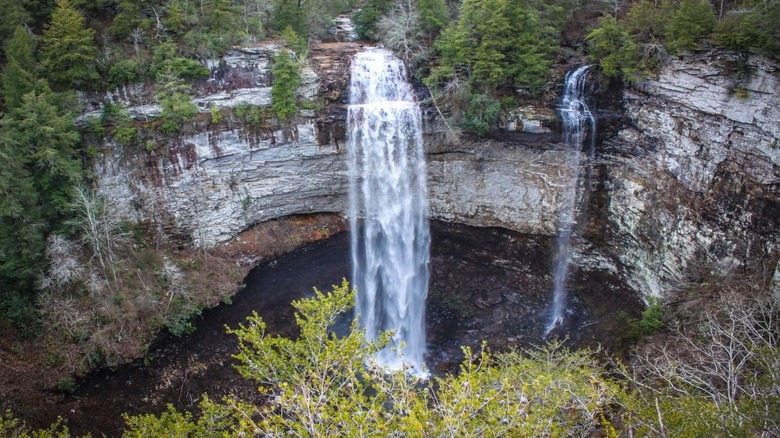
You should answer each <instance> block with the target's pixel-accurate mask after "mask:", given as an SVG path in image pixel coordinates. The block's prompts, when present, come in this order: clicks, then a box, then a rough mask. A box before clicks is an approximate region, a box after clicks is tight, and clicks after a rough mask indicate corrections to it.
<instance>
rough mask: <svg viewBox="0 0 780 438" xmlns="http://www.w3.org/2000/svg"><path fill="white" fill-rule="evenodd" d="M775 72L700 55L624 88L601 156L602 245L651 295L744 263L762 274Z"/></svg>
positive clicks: (776, 107) (773, 252) (772, 193)
mask: <svg viewBox="0 0 780 438" xmlns="http://www.w3.org/2000/svg"><path fill="white" fill-rule="evenodd" d="M735 66H740V67H739V69H737V68H736V67H735ZM778 73H779V71H778V66H777V65H776V64H772V63H769V62H766V61H765V60H761V59H758V58H750V59H747V60H745V59H737V58H736V57H735V56H734V55H730V54H727V53H722V52H720V53H713V52H708V53H702V54H695V55H691V56H688V57H686V58H685V59H684V60H675V61H672V62H671V63H670V64H669V65H667V66H665V67H664V68H663V69H662V70H661V72H660V74H658V76H657V77H656V78H654V79H652V80H648V81H646V82H643V83H640V84H638V85H637V86H636V87H634V88H631V89H628V90H627V91H626V92H625V96H624V99H625V108H626V116H627V117H628V118H629V120H630V123H629V124H628V125H627V126H625V127H624V128H623V129H622V130H620V131H619V132H618V134H617V136H616V137H615V138H613V139H610V140H609V141H607V142H606V143H605V147H604V151H603V153H602V154H601V160H602V161H601V165H602V166H603V167H602V173H603V175H604V180H603V183H604V190H605V192H606V193H605V195H606V196H607V198H608V201H607V205H606V212H605V214H604V215H602V218H605V219H607V220H606V222H605V225H606V226H607V227H608V229H607V230H606V231H607V233H606V234H607V235H608V237H607V239H606V241H607V242H609V245H611V246H613V249H612V250H611V252H612V253H613V254H614V255H616V256H617V257H618V259H619V260H620V261H621V262H622V263H623V264H624V265H626V266H628V267H629V269H630V271H631V272H630V274H629V275H628V278H630V279H632V280H633V283H634V285H635V286H636V287H637V288H638V289H639V290H640V291H642V292H644V293H650V294H654V295H657V294H660V293H662V291H664V290H668V289H669V288H673V287H676V286H680V285H681V284H684V283H685V282H686V281H689V280H700V279H701V278H696V277H702V276H705V277H706V276H708V275H712V274H718V273H722V272H728V271H730V270H734V269H746V268H747V266H746V265H749V264H755V263H764V264H766V266H765V269H767V270H768V271H767V273H768V274H769V273H771V272H772V270H773V262H776V257H777V254H778V249H780V248H779V247H778V243H779V242H780V240H779V239H778V236H780V233H778V230H780V146H779V144H778V142H779V141H780V123H778V121H780V94H778V90H780V79H779V78H778ZM753 267H755V266H753Z"/></svg>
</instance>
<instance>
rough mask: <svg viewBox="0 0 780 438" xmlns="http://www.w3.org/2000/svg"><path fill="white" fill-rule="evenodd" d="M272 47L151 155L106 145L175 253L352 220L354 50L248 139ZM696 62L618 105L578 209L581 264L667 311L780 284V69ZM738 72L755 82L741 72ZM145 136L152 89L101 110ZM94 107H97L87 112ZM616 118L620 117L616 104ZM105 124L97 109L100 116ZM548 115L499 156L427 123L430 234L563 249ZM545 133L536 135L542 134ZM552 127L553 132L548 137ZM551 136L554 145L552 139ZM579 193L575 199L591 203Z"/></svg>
mask: <svg viewBox="0 0 780 438" xmlns="http://www.w3.org/2000/svg"><path fill="white" fill-rule="evenodd" d="M275 50H278V47H275V46H264V47H257V48H246V49H238V50H234V51H231V52H229V53H228V54H226V56H225V57H224V58H223V59H222V60H220V62H219V63H216V62H215V63H213V65H212V66H211V67H212V76H211V77H210V78H209V79H208V80H205V81H201V82H199V83H196V84H195V90H196V92H197V98H196V99H195V103H196V104H197V105H198V106H199V108H200V110H201V112H202V114H201V115H200V116H199V117H197V118H196V120H194V121H193V122H191V123H190V124H188V125H187V126H185V127H183V128H182V131H181V133H180V134H178V135H173V136H169V137H158V138H155V139H154V140H153V143H154V147H143V146H122V145H120V144H118V143H117V142H114V141H112V140H111V138H110V136H107V137H105V138H103V139H102V140H101V144H100V151H101V152H100V154H99V155H98V157H97V158H96V162H95V172H96V175H97V180H98V185H99V187H100V190H101V192H102V193H103V194H105V195H107V196H108V197H110V198H111V199H113V200H114V201H115V202H116V203H117V204H119V206H120V207H121V208H122V209H123V210H124V211H125V212H126V213H127V214H128V215H132V216H133V217H135V218H138V219H142V220H146V221H150V222H151V223H153V224H155V225H156V226H157V228H158V229H159V230H160V232H161V233H162V234H163V235H165V236H167V237H168V238H170V239H173V240H175V241H179V242H181V243H182V244H183V245H189V244H194V245H202V246H213V245H215V244H217V243H220V242H225V241H228V240H230V239H232V238H233V237H235V236H236V235H237V234H238V233H239V232H240V231H242V230H244V229H246V228H248V227H250V226H252V225H253V224H256V223H260V222H263V221H267V220H269V219H275V218H279V217H284V216H288V215H296V214H308V213H320V212H332V213H337V214H343V213H344V212H345V211H346V190H347V175H346V150H345V126H344V123H345V118H346V117H345V116H346V111H345V107H344V104H345V103H346V99H347V97H348V96H346V91H345V90H346V85H347V83H348V74H349V73H348V72H349V63H350V59H351V56H352V55H353V54H354V53H355V52H356V51H358V50H360V46H359V45H357V44H354V43H343V44H322V45H320V46H317V47H315V48H314V49H313V50H312V53H311V56H310V62H309V64H310V66H311V68H310V69H307V70H306V71H304V75H303V78H304V83H303V85H302V87H301V88H300V89H299V94H300V97H301V99H302V101H304V102H306V103H307V104H306V105H305V106H306V107H308V108H310V109H304V110H302V111H301V113H300V116H299V117H298V118H297V119H296V121H295V122H294V123H292V124H289V125H286V126H271V125H269V124H263V123H261V124H259V125H252V124H249V123H247V122H246V121H245V120H240V119H239V118H238V117H236V115H235V111H234V112H232V113H230V115H229V116H228V117H226V118H225V120H223V121H221V122H219V123H212V122H211V121H210V120H209V118H208V113H209V110H210V109H211V108H212V107H216V108H218V109H219V108H231V109H233V110H235V109H237V108H238V107H240V106H242V105H259V106H267V105H269V104H270V73H269V65H270V58H271V56H272V55H273V53H274V51H275ZM735 61H739V60H735V59H733V58H731V57H729V55H726V54H723V53H720V54H714V53H704V54H698V55H694V56H690V57H687V58H685V60H684V61H679V60H678V61H673V62H672V63H671V64H670V65H668V66H666V67H664V69H663V70H662V71H661V72H660V74H659V75H658V76H657V77H656V78H654V79H652V80H648V81H646V82H643V83H640V84H637V85H636V86H635V87H632V88H629V89H627V90H626V91H625V94H624V96H623V107H624V112H623V114H622V116H621V118H620V123H612V124H611V125H610V126H611V128H610V129H606V130H604V134H603V137H604V138H603V139H602V141H600V142H599V146H598V148H597V151H596V154H595V159H594V160H593V161H591V162H590V163H588V164H584V165H589V166H591V168H592V169H593V174H594V176H595V177H594V178H592V179H591V180H590V181H589V183H590V187H588V189H589V190H581V192H582V193H588V196H584V197H582V199H581V201H580V216H581V217H582V219H583V223H585V225H584V226H583V228H582V230H581V231H580V236H581V238H580V239H578V241H577V245H576V248H577V250H578V254H577V256H576V257H575V263H579V264H580V265H582V266H592V265H594V264H597V265H598V266H600V267H602V268H603V267H607V268H609V269H612V270H615V271H616V272H619V273H621V274H624V276H625V278H626V279H627V280H628V281H629V282H630V284H632V285H633V286H634V287H635V288H636V289H637V290H638V291H641V292H643V293H646V294H660V293H662V292H663V291H665V290H668V289H669V288H671V287H676V286H678V285H680V284H681V283H682V282H685V281H687V280H691V278H689V277H690V275H691V274H690V273H691V272H703V271H706V270H713V269H718V270H728V269H736V268H740V267H744V266H746V264H749V263H753V262H756V261H763V262H765V263H766V264H767V265H771V266H767V268H771V269H772V270H774V266H775V263H776V261H777V260H776V257H777V254H778V248H779V246H778V244H779V242H778V232H777V229H778V225H780V223H778V222H780V219H779V218H780V148H779V147H778V139H779V138H780V123H778V121H779V120H780V97H779V96H778V94H777V89H778V79H777V76H778V67H777V65H775V64H771V63H768V62H766V61H762V60H760V59H754V58H750V59H748V60H746V61H745V60H742V61H744V62H741V63H740V62H735ZM735 65H746V66H747V67H740V68H739V69H737V70H736V71H733V70H734V69H735V67H734V66H735ZM101 98H103V99H105V98H109V99H111V100H114V101H117V102H121V103H123V104H125V105H127V106H128V107H129V108H130V112H131V114H132V115H133V117H134V118H135V119H136V121H137V123H138V124H140V125H144V124H150V123H152V124H153V123H154V118H155V117H156V116H158V115H159V112H160V109H159V107H158V106H156V105H155V104H154V99H153V98H152V97H151V92H150V91H149V90H148V89H146V88H145V87H143V86H138V87H136V88H132V87H131V88H129V89H123V90H117V91H116V92H114V93H111V95H110V96H107V97H106V96H102V97H101ZM93 100H95V101H96V102H97V99H93ZM615 104H616V105H615V106H616V107H620V106H621V105H619V104H617V102H615ZM92 109H93V110H94V111H95V114H97V113H98V112H99V111H100V108H99V105H98V104H97V103H95V104H94V105H93V108H92ZM554 118H555V117H554V112H553V111H552V109H551V108H535V109H534V108H526V109H524V110H523V111H520V112H518V117H517V119H516V120H513V121H509V122H507V123H506V128H505V129H504V130H503V132H502V134H501V135H499V136H496V138H497V139H495V140H476V139H473V140H462V141H458V142H457V144H453V143H452V142H447V141H445V140H444V138H445V136H444V135H443V131H444V126H443V124H442V123H441V122H440V120H439V119H438V117H436V116H435V115H431V114H429V117H426V120H425V124H426V130H427V131H426V132H427V134H426V151H427V154H428V179H429V183H428V188H429V197H430V209H431V216H432V217H433V218H436V219H441V220H445V221H450V222H460V223H465V224H469V225H474V226H482V227H484V226H497V227H504V228H509V229H512V230H516V231H520V232H523V233H529V234H544V235H554V234H555V230H556V221H557V217H558V211H557V210H558V206H559V205H560V202H559V200H560V197H561V195H562V190H563V188H564V187H565V184H566V181H567V178H568V172H570V169H568V168H567V166H566V160H565V153H566V152H565V151H564V148H563V146H562V145H561V144H560V135H558V134H555V133H554V132H552V131H551V130H550V129H548V128H546V127H545V126H547V125H548V124H549V125H550V126H554V125H555V122H554ZM540 119H542V121H540ZM545 121H546V122H545ZM553 130H554V129H553ZM584 188H585V187H583V189H584Z"/></svg>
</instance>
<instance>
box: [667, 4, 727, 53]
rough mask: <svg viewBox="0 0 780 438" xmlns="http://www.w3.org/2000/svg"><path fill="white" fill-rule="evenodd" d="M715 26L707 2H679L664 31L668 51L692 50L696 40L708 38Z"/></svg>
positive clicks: (710, 7) (712, 13)
mask: <svg viewBox="0 0 780 438" xmlns="http://www.w3.org/2000/svg"><path fill="white" fill-rule="evenodd" d="M715 24H716V19H715V11H714V10H713V9H712V5H710V2H709V1H707V0H681V1H680V4H679V6H678V7H677V8H676V9H675V10H674V12H672V14H671V17H670V20H669V22H668V23H667V25H666V28H665V29H664V34H665V37H666V44H667V46H668V48H669V51H670V52H672V53H679V52H681V51H683V50H689V49H692V48H693V47H695V46H696V40H697V39H698V38H702V37H706V36H710V34H711V33H712V31H713V30H714V29H715Z"/></svg>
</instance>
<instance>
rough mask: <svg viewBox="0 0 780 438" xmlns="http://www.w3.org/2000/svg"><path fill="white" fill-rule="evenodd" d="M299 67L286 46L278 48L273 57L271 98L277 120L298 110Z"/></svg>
mask: <svg viewBox="0 0 780 438" xmlns="http://www.w3.org/2000/svg"><path fill="white" fill-rule="evenodd" d="M299 67H300V66H299V65H298V63H297V62H295V61H294V60H293V59H292V57H291V56H290V51H289V50H287V49H286V48H283V49H281V50H279V53H278V54H277V55H276V57H274V65H273V70H272V71H271V73H272V75H273V79H274V82H273V88H272V89H271V98H272V101H273V104H272V105H273V110H274V113H276V116H277V117H279V120H282V121H286V120H288V119H289V118H290V117H292V116H293V115H294V114H295V113H296V112H297V111H298V104H297V101H298V99H297V96H298V95H297V89H298V86H299V85H300V83H301V79H300V75H299Z"/></svg>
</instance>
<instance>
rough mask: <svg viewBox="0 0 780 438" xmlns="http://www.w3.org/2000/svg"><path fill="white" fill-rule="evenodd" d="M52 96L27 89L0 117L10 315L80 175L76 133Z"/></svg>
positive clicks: (0, 248) (2, 233)
mask: <svg viewBox="0 0 780 438" xmlns="http://www.w3.org/2000/svg"><path fill="white" fill-rule="evenodd" d="M54 100H55V96H54V94H53V93H52V92H51V91H48V90H45V89H44V90H43V91H33V92H30V93H27V94H26V95H24V97H23V98H22V100H21V102H20V104H19V106H18V107H16V108H13V109H12V110H11V111H10V112H9V113H8V114H7V115H6V116H5V117H4V118H3V119H2V120H0V157H1V158H2V159H3V161H4V163H5V164H4V166H3V169H2V171H0V193H2V196H0V199H1V200H0V285H2V287H3V288H4V289H3V290H2V291H1V292H2V297H0V298H1V299H0V301H6V299H9V300H11V301H9V302H13V303H16V304H14V305H13V306H10V307H8V303H6V304H5V306H6V307H5V308H2V309H0V310H2V312H3V313H5V314H6V315H4V316H8V317H10V318H14V319H16V318H18V317H19V315H22V314H25V307H24V303H28V304H29V303H31V301H32V300H31V299H30V297H31V294H32V290H33V287H34V280H35V278H36V277H37V276H38V274H39V273H40V271H41V270H42V269H43V267H44V265H45V242H46V236H47V235H48V234H49V233H50V232H51V231H52V230H55V229H57V228H58V227H59V226H60V225H61V224H62V223H63V221H64V219H65V218H66V217H67V213H68V211H69V208H70V205H71V203H70V198H71V189H72V187H73V185H74V184H76V183H77V182H79V181H80V179H81V175H82V170H81V161H80V160H79V159H78V157H77V149H76V148H77V146H78V144H79V142H80V136H79V134H78V132H77V131H76V130H75V128H74V126H73V121H72V118H71V117H70V115H69V114H63V113H62V112H61V111H60V110H59V109H58V108H57V106H56V105H55V103H54ZM19 306H21V307H19ZM0 307H3V306H0ZM27 313H29V312H27ZM16 322H17V323H18V320H17V321H16Z"/></svg>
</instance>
